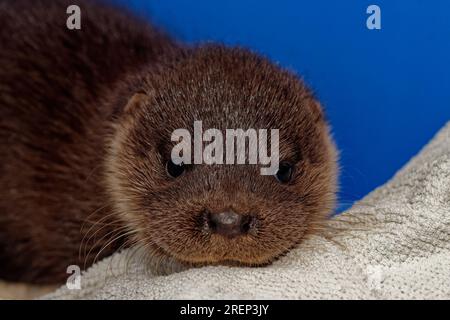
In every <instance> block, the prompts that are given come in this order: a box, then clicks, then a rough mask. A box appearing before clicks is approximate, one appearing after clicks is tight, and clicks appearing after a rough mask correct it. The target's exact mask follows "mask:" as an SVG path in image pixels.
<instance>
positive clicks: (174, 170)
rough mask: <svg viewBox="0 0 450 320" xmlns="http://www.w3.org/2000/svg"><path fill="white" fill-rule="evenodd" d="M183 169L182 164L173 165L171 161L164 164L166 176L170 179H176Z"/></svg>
mask: <svg viewBox="0 0 450 320" xmlns="http://www.w3.org/2000/svg"><path fill="white" fill-rule="evenodd" d="M184 169H185V167H184V164H183V163H180V164H175V163H173V162H172V160H169V161H167V164H166V170H167V174H168V175H169V176H171V177H172V178H177V177H179V176H181V175H182V174H183V172H184Z"/></svg>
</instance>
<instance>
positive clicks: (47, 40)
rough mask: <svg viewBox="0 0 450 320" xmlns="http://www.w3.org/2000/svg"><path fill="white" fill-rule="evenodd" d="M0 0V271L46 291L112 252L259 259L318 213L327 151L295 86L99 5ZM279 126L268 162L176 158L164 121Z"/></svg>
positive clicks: (282, 246)
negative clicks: (77, 17) (264, 165)
mask: <svg viewBox="0 0 450 320" xmlns="http://www.w3.org/2000/svg"><path fill="white" fill-rule="evenodd" d="M70 4H71V1H66V0H57V1H54V0H51V1H50V0H48V1H45V0H39V1H36V0H33V1H30V0H29V1H27V0H14V1H2V2H1V3H0V21H1V26H2V27H1V28H0V43H1V50H0V66H1V67H0V144H1V147H0V278H3V279H7V280H14V281H27V282H34V283H57V282H61V281H63V280H64V279H65V278H66V277H67V274H66V269H67V267H68V266H69V265H73V264H75V265H80V266H89V265H91V264H92V263H93V262H94V261H95V260H96V259H99V258H101V257H104V256H107V255H110V254H112V253H113V252H114V251H116V250H118V249H119V248H122V247H128V246H131V247H133V246H135V247H139V246H140V247H143V248H144V249H145V250H146V252H148V253H149V254H150V255H152V256H154V257H157V259H159V260H161V261H162V260H164V259H166V260H167V261H172V262H176V263H178V264H179V265H182V266H199V265H205V264H233V265H243V266H260V265H265V264H267V263H270V262H271V261H273V260H274V259H276V258H277V257H279V256H280V255H282V254H284V253H286V252H287V251H288V250H289V249H290V248H292V247H294V246H296V245H297V244H299V243H300V242H301V241H302V240H303V239H304V238H305V237H307V236H308V235H309V234H311V233H313V232H314V231H316V230H317V229H318V228H319V226H320V224H321V223H322V222H323V221H324V220H325V219H326V218H327V217H328V216H329V214H330V213H331V211H332V209H333V207H334V202H335V193H336V176H337V156H336V149H335V146H334V143H333V141H332V138H331V137H330V133H329V127H328V125H327V123H326V120H325V119H324V115H323V112H322V109H321V107H320V104H319V103H318V102H317V101H316V100H315V98H314V97H313V94H312V93H311V91H310V90H309V89H307V88H306V87H305V85H304V84H303V82H302V81H301V80H299V79H298V78H297V77H296V76H295V75H293V74H291V73H290V72H287V71H285V70H282V69H281V68H280V67H278V66H276V65H274V64H272V63H270V62H269V61H268V60H266V59H265V58H262V57H260V56H258V55H256V54H254V53H252V52H250V51H248V50H245V49H241V48H227V47H223V46H221V45H205V46H198V47H191V46H187V45H182V44H180V43H177V42H176V41H174V40H172V39H171V38H169V37H168V36H166V35H165V34H164V33H161V32H160V31H158V30H156V29H155V28H154V27H152V26H151V25H149V24H147V23H146V22H144V21H140V20H139V19H138V18H135V17H133V16H132V15H130V14H128V13H123V11H121V10H119V9H117V8H112V7H111V6H108V5H106V4H102V3H97V2H89V1H86V0H83V1H77V4H78V5H79V6H80V8H81V12H82V20H81V30H68V29H67V27H66V19H67V14H66V8H67V7H68V6H69V5H70ZM195 121H202V122H203V126H204V127H205V128H217V129H219V130H225V129H227V128H243V129H248V128H257V129H259V128H266V129H271V128H274V129H279V150H280V152H279V153H280V166H279V169H278V171H277V172H276V174H274V175H273V176H267V175H261V174H260V172H259V167H258V166H256V165H206V164H190V165H187V164H186V165H184V164H182V163H181V164H175V163H173V162H172V160H171V157H170V154H171V149H172V148H173V146H174V144H175V142H173V141H171V134H172V133H173V131H174V130H176V129H178V128H187V129H188V130H192V127H193V123H194V122H195Z"/></svg>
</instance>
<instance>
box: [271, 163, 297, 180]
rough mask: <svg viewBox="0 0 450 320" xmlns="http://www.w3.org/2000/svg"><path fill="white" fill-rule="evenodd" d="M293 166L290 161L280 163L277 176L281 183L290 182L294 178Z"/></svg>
mask: <svg viewBox="0 0 450 320" xmlns="http://www.w3.org/2000/svg"><path fill="white" fill-rule="evenodd" d="M293 171H294V169H293V167H292V165H291V164H289V163H280V165H279V167H278V171H277V173H276V174H275V178H277V180H278V181H279V182H281V183H288V182H289V181H291V179H292V172H293Z"/></svg>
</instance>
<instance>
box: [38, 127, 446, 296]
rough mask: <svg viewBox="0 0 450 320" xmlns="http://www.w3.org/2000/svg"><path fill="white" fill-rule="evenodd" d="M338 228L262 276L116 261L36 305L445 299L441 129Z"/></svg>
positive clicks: (250, 271) (258, 271) (254, 271)
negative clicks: (162, 269)
mask: <svg viewBox="0 0 450 320" xmlns="http://www.w3.org/2000/svg"><path fill="white" fill-rule="evenodd" d="M386 156H387V157H388V156H389V155H386ZM380 165H382V164H380ZM341 221H346V222H345V223H343V222H341ZM350 222H351V223H350ZM341 223H342V224H343V225H345V226H347V227H346V228H347V229H346V230H345V231H343V232H341V235H340V236H339V238H338V239H337V242H333V241H330V240H327V238H326V237H322V236H316V237H314V238H311V239H309V240H308V241H306V242H304V243H303V244H302V245H300V246H299V247H298V248H296V249H295V250H292V251H291V252H290V253H289V254H287V255H286V256H285V257H283V258H281V259H279V260H278V261H276V262H274V263H273V264H272V265H270V266H268V267H263V268H238V267H204V268H198V269H190V270H187V271H183V272H179V273H174V274H171V275H168V276H157V275H154V274H151V273H148V272H147V273H146V272H144V267H143V265H142V263H141V262H140V261H141V260H140V259H139V258H138V256H136V257H135V258H131V255H130V254H129V253H130V251H124V252H120V253H117V254H115V255H113V256H112V257H109V258H106V259H104V260H103V261H100V262H99V263H97V264H96V265H94V266H93V267H92V268H90V269H89V270H88V271H87V272H86V273H85V274H84V275H83V276H82V277H81V290H69V289H68V288H67V287H65V286H63V287H62V288H60V289H58V290H57V291H56V292H54V293H52V294H50V295H48V296H46V297H45V298H52V299H360V298H361V299H408V298H414V299H423V298H425V299H431V298H434V299H450V122H449V123H448V124H447V125H446V127H445V128H444V129H442V130H441V131H440V133H439V134H437V136H436V137H435V138H434V139H433V140H432V141H431V142H430V143H429V144H428V145H427V146H426V147H425V148H424V150H423V151H422V152H421V153H420V154H419V155H418V156H417V157H415V158H413V159H412V160H411V161H410V162H409V163H408V164H407V165H406V166H405V167H404V168H403V169H401V170H400V171H399V172H398V173H397V174H396V175H395V177H394V178H393V179H392V180H391V181H390V182H388V183H387V184H386V185H384V186H382V187H380V188H378V189H376V190H375V191H373V192H372V193H370V194H369V195H368V196H366V197H365V198H364V199H363V200H362V201H359V202H358V203H356V204H355V205H354V206H353V208H351V209H350V210H349V211H348V212H346V213H345V214H343V215H341V216H339V217H336V219H334V220H332V221H330V224H338V225H339V224H341Z"/></svg>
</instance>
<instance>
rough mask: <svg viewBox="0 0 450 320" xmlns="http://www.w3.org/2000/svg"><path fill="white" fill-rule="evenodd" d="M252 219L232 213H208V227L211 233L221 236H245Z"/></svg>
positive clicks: (250, 226)
mask: <svg viewBox="0 0 450 320" xmlns="http://www.w3.org/2000/svg"><path fill="white" fill-rule="evenodd" d="M253 222H254V218H252V217H251V216H247V215H241V214H237V213H235V212H233V211H226V212H220V213H210V214H209V216H208V226H209V229H210V230H211V232H214V233H217V234H220V235H222V236H225V237H228V238H233V237H236V236H239V235H243V234H246V233H247V232H248V231H249V230H250V229H251V228H252V225H253Z"/></svg>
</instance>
